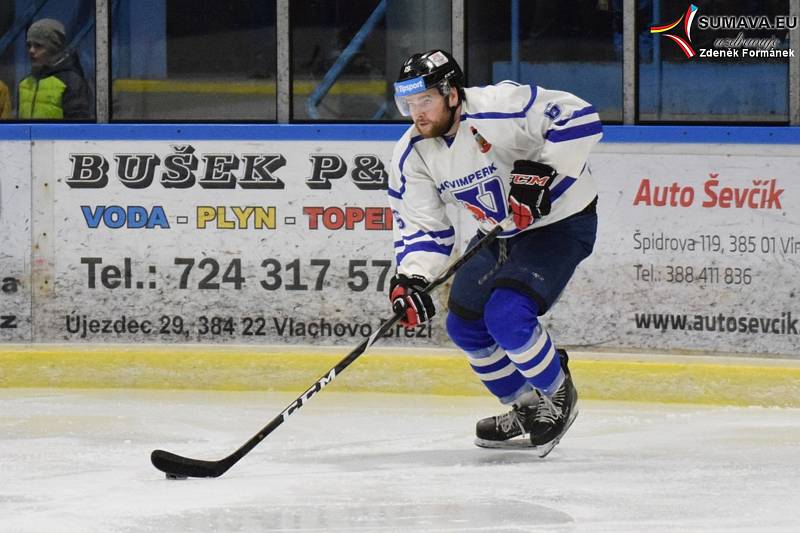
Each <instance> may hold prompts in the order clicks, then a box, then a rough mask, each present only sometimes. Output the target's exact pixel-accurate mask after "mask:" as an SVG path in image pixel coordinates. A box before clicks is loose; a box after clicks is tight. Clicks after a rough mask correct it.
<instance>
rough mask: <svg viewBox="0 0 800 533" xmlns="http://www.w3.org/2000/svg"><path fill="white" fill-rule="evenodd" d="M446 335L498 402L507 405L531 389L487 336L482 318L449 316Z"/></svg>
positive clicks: (509, 360) (504, 354) (498, 347)
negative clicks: (464, 356) (469, 318)
mask: <svg viewBox="0 0 800 533" xmlns="http://www.w3.org/2000/svg"><path fill="white" fill-rule="evenodd" d="M447 333H448V334H449V335H450V338H451V339H453V342H454V343H455V344H456V346H458V347H459V348H461V349H462V350H464V351H465V352H466V353H467V358H468V360H469V364H470V366H471V367H472V370H473V371H474V372H475V374H477V376H478V378H480V380H481V382H482V383H483V384H484V385H485V386H486V388H487V389H489V392H491V393H492V394H494V395H495V396H496V397H497V398H498V399H499V400H500V402H502V403H504V404H510V403H512V402H513V401H514V400H516V399H517V398H518V397H519V396H520V395H522V394H523V393H525V392H527V391H529V390H531V386H530V384H529V383H528V382H527V381H526V379H525V377H523V375H522V374H521V373H520V372H518V371H517V367H516V366H515V365H514V363H513V362H512V361H511V359H509V357H508V355H506V353H505V350H503V349H502V348H501V347H500V346H498V344H497V343H496V342H495V340H494V339H493V338H492V337H491V335H489V332H488V331H487V329H486V324H484V322H483V320H482V319H478V320H466V319H464V318H461V317H459V316H458V315H455V314H453V313H449V314H448V315H447Z"/></svg>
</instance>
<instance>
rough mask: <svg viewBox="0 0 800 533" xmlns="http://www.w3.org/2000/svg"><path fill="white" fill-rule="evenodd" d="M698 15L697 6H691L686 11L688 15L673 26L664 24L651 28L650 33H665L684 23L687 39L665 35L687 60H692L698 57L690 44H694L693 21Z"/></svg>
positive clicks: (672, 24) (683, 16) (682, 16)
mask: <svg viewBox="0 0 800 533" xmlns="http://www.w3.org/2000/svg"><path fill="white" fill-rule="evenodd" d="M696 14H697V6H696V5H694V4H689V8H688V9H687V10H686V13H684V14H683V15H681V17H680V18H679V19H678V20H676V21H675V22H673V23H671V24H664V25H663V26H650V33H664V32H667V31H669V30H671V29H672V28H674V27H675V26H677V25H678V24H680V23H681V22H683V31H684V33H685V34H686V38H685V39H684V38H683V37H679V36H678V35H672V34H670V33H664V37H667V38H668V39H672V41H673V42H674V43H675V44H677V45H678V48H680V49H681V51H682V52H683V53H684V55H686V58H687V59H691V58H693V57H694V56H695V55H696V54H695V51H694V49H693V48H692V45H691V44H689V43H691V42H692V21H693V20H694V16H695V15H696Z"/></svg>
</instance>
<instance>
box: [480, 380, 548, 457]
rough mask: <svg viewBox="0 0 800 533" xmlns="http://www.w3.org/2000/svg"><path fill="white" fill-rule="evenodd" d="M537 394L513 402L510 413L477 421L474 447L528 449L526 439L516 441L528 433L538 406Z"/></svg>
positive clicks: (529, 444)
mask: <svg viewBox="0 0 800 533" xmlns="http://www.w3.org/2000/svg"><path fill="white" fill-rule="evenodd" d="M539 401H540V400H539V393H538V392H536V391H531V392H529V393H526V394H525V395H523V396H522V397H521V398H520V399H519V401H518V402H515V403H514V405H513V407H512V409H511V411H509V412H507V413H504V414H502V415H497V416H490V417H488V418H483V419H481V420H479V421H478V423H477V425H476V426H475V445H476V446H480V447H482V448H510V447H530V446H531V443H530V441H529V440H528V439H516V438H515V437H519V436H522V435H527V434H528V433H530V431H531V428H533V424H534V421H535V417H536V411H537V409H538V405H539Z"/></svg>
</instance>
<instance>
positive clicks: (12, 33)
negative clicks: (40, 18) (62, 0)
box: [0, 0, 48, 56]
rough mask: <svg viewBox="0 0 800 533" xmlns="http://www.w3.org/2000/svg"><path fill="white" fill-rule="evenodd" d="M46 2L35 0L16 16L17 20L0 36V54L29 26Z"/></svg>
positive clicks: (46, 0) (45, 0)
mask: <svg viewBox="0 0 800 533" xmlns="http://www.w3.org/2000/svg"><path fill="white" fill-rule="evenodd" d="M47 2H48V0H36V1H35V2H33V3H32V4H31V5H30V6H29V7H28V10H27V11H25V13H24V14H23V15H22V16H21V17H18V18H17V20H16V21H15V22H14V25H13V26H11V29H10V30H8V31H7V32H6V34H5V35H3V37H2V38H0V56H1V55H3V53H5V51H6V48H8V47H9V46H11V43H13V42H14V40H15V39H16V38H17V37H18V36H19V34H20V33H22V32H23V31H25V30H26V28H27V27H28V26H30V24H31V21H33V19H34V18H35V17H36V15H37V14H38V13H39V11H41V10H42V8H43V7H44V5H45V4H46V3H47Z"/></svg>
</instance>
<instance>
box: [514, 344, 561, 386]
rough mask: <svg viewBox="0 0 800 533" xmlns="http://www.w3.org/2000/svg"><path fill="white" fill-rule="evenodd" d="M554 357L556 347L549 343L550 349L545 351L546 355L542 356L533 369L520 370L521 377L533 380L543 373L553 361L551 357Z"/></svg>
mask: <svg viewBox="0 0 800 533" xmlns="http://www.w3.org/2000/svg"><path fill="white" fill-rule="evenodd" d="M555 355H556V347H555V346H554V345H553V343H550V349H549V350H548V351H547V354H546V355H545V356H544V359H542V361H541V362H540V363H539V364H538V365H536V366H534V367H533V368H529V369H528V370H520V372H521V373H522V375H523V376H525V377H526V378H534V377H536V376H538V375H539V374H541V373H542V372H544V370H545V369H546V368H547V366H548V365H549V364H550V363H551V362H552V361H553V357H555Z"/></svg>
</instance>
